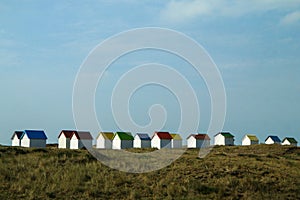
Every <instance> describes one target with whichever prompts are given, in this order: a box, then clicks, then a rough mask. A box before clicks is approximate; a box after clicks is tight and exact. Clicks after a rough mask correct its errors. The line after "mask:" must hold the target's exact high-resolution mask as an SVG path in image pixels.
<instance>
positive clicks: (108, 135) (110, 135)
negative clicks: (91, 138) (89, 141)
mask: <svg viewBox="0 0 300 200" xmlns="http://www.w3.org/2000/svg"><path fill="white" fill-rule="evenodd" d="M100 135H103V137H104V138H105V139H107V140H112V139H114V135H115V134H114V133H113V132H100V133H99V135H98V137H97V139H98V138H99V136H100Z"/></svg>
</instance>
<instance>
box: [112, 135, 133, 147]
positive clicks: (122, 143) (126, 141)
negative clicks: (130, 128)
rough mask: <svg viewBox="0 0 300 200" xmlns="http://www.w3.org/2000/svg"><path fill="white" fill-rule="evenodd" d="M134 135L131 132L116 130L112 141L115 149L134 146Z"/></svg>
mask: <svg viewBox="0 0 300 200" xmlns="http://www.w3.org/2000/svg"><path fill="white" fill-rule="evenodd" d="M133 140H134V138H133V136H132V135H131V133H130V132H116V133H115V135H114V138H113V141H112V148H113V149H128V148H133Z"/></svg>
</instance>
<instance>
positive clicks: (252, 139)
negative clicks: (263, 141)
mask: <svg viewBox="0 0 300 200" xmlns="http://www.w3.org/2000/svg"><path fill="white" fill-rule="evenodd" d="M258 142H259V140H258V138H257V137H256V136H255V135H251V134H247V135H245V136H244V137H243V139H242V145H253V144H258Z"/></svg>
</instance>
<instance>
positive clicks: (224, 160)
mask: <svg viewBox="0 0 300 200" xmlns="http://www.w3.org/2000/svg"><path fill="white" fill-rule="evenodd" d="M148 151H149V150H148ZM198 154H199V150H188V151H187V152H186V153H185V154H184V155H183V156H182V157H181V158H179V159H178V160H176V161H175V162H174V163H172V164H171V165H170V166H168V167H166V168H164V169H162V170H159V171H154V172H150V173H146V174H129V173H124V172H119V171H116V170H113V169H110V168H108V167H106V166H104V165H103V164H101V163H100V162H99V161H97V160H96V159H94V158H93V156H91V155H90V154H89V153H88V152H87V151H84V150H77V151H74V150H59V149H56V148H47V149H26V148H16V147H0V181H1V183H0V199H20V198H21V199H52V198H53V199H54V198H55V199H300V170H299V169H300V148H295V147H284V146H280V145H255V146H249V147H240V146H237V147H215V148H213V150H212V151H211V152H210V154H209V155H208V156H206V157H205V158H203V159H200V158H199V157H198Z"/></svg>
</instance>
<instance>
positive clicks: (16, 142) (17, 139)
mask: <svg viewBox="0 0 300 200" xmlns="http://www.w3.org/2000/svg"><path fill="white" fill-rule="evenodd" d="M22 134H23V131H15V132H14V133H13V135H12V137H11V146H15V147H16V146H17V147H18V146H21V136H22Z"/></svg>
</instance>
